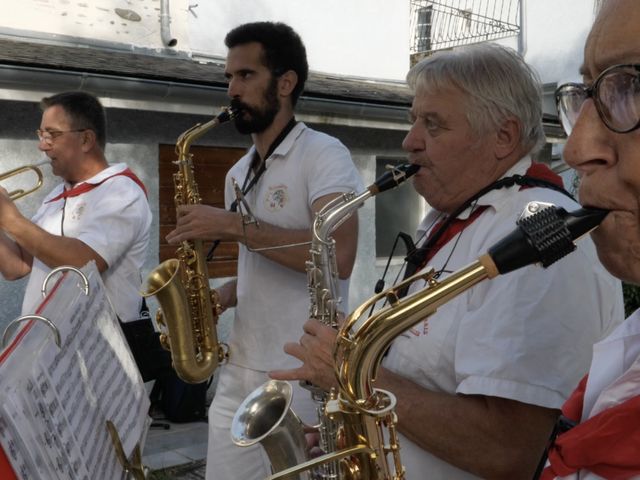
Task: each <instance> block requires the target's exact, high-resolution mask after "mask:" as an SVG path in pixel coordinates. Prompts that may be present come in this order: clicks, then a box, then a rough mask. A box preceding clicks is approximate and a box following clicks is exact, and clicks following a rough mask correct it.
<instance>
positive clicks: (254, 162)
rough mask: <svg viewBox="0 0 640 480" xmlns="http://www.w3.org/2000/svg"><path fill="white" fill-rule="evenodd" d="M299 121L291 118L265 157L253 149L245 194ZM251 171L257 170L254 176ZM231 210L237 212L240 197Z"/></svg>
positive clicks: (244, 185)
mask: <svg viewBox="0 0 640 480" xmlns="http://www.w3.org/2000/svg"><path fill="white" fill-rule="evenodd" d="M297 123H298V122H297V121H296V119H295V117H291V120H289V123H287V125H286V126H285V127H284V128H283V129H282V131H281V132H280V133H279V134H278V136H277V137H276V138H275V140H274V141H273V142H272V143H271V145H270V146H269V149H268V150H267V154H266V155H265V157H264V158H260V154H259V153H258V150H257V149H255V150H254V151H253V158H252V159H251V164H250V166H249V168H248V169H247V174H246V175H245V177H244V181H243V182H242V195H243V196H244V195H247V194H248V193H249V192H250V191H251V189H252V188H253V187H254V185H255V184H256V183H258V180H260V177H261V176H262V174H263V173H264V172H265V171H266V170H267V159H268V158H269V157H270V156H271V155H272V154H273V152H275V150H276V148H278V146H279V145H280V144H281V143H282V141H283V140H284V139H285V138H287V135H289V133H290V132H291V130H293V127H295V126H296V125H297ZM251 172H255V174H254V175H253V177H251ZM249 177H251V180H249ZM229 210H230V211H232V212H235V211H237V210H238V199H235V200H234V201H233V203H232V204H231V206H230V207H229Z"/></svg>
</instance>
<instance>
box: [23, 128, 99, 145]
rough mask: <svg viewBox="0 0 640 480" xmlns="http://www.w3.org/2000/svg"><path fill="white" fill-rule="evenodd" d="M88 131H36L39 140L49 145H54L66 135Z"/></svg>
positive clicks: (83, 129)
mask: <svg viewBox="0 0 640 480" xmlns="http://www.w3.org/2000/svg"><path fill="white" fill-rule="evenodd" d="M85 130H88V128H77V129H75V130H40V129H38V130H36V135H37V136H38V140H39V141H41V142H44V143H46V144H47V145H53V142H55V141H56V138H58V137H60V136H61V135H64V134H65V133H73V132H84V131H85Z"/></svg>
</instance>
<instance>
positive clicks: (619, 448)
mask: <svg viewBox="0 0 640 480" xmlns="http://www.w3.org/2000/svg"><path fill="white" fill-rule="evenodd" d="M639 23H640V2H638V1H637V0H608V1H607V2H606V3H604V6H603V7H602V11H601V12H600V14H599V15H598V18H597V19H596V22H595V24H594V25H593V28H592V29H591V32H590V34H589V37H588V39H587V43H586V47H585V51H584V62H583V65H582V68H581V73H582V75H583V78H584V82H585V84H586V85H585V84H567V85H562V86H561V87H559V88H558V91H557V93H556V98H557V103H558V111H559V113H560V118H561V121H562V124H563V126H564V128H565V130H566V131H567V133H568V134H570V135H569V140H568V141H567V145H566V147H565V159H566V161H567V163H569V165H571V166H572V167H574V168H575V169H576V170H577V171H578V173H579V175H580V202H581V203H582V204H584V205H587V206H591V207H599V208H604V209H607V210H610V213H609V215H607V217H606V218H605V220H604V221H603V222H602V224H601V225H600V227H599V228H598V229H597V230H595V231H594V232H593V233H592V238H593V240H594V243H595V244H596V248H597V251H598V257H599V258H600V261H601V262H602V263H603V264H604V266H605V267H606V268H607V270H609V272H611V273H612V274H614V275H615V276H616V277H618V278H620V279H622V280H625V281H627V282H630V283H634V284H640V202H639V199H640V130H639V128H638V127H640V64H638V63H634V62H638V61H640V40H638V24H639ZM563 414H564V416H565V418H563V419H562V421H561V422H559V424H558V428H557V430H558V431H559V433H560V435H559V436H558V437H557V438H556V439H555V441H554V442H553V444H552V445H551V448H550V451H549V463H548V464H547V468H545V470H544V471H543V473H542V477H541V478H542V479H543V480H552V479H566V480H577V479H582V480H596V479H602V478H606V479H640V428H638V425H639V424H640V310H639V311H636V312H635V313H633V314H632V315H631V316H630V317H629V318H627V320H625V322H624V323H622V324H621V325H620V326H619V327H618V328H616V329H615V330H614V331H613V332H612V333H611V334H610V335H609V336H608V337H607V338H606V339H604V340H602V341H601V342H599V343H597V344H596V345H595V346H594V348H593V361H592V364H591V368H590V370H589V374H588V375H587V376H586V377H585V378H584V379H583V380H582V381H581V382H580V384H579V385H578V388H577V389H576V390H575V391H574V393H573V395H572V396H571V397H570V398H569V400H567V402H566V403H565V405H564V407H563Z"/></svg>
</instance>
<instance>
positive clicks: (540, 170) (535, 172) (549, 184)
mask: <svg viewBox="0 0 640 480" xmlns="http://www.w3.org/2000/svg"><path fill="white" fill-rule="evenodd" d="M514 185H520V187H521V188H520V189H521V190H523V189H526V188H535V187H538V188H548V189H551V190H555V191H557V192H560V193H562V194H563V195H566V196H567V197H569V198H571V199H573V200H575V199H574V198H573V196H572V195H571V194H570V193H569V192H567V191H566V190H565V189H564V188H563V186H562V179H561V178H560V176H559V175H557V174H555V173H554V172H553V171H551V169H549V167H547V166H546V165H544V164H541V163H534V164H532V165H531V167H530V168H529V169H528V170H527V173H526V174H525V175H512V176H510V177H505V178H501V179H500V180H497V181H495V182H493V183H492V184H490V185H487V186H486V187H485V188H483V189H482V190H480V191H479V192H477V193H476V194H475V195H473V196H472V197H471V198H469V199H467V201H466V202H464V203H463V204H462V205H461V206H460V207H459V208H458V209H457V210H455V211H454V212H453V213H452V214H451V215H449V216H447V217H446V218H445V219H444V220H443V221H442V222H441V223H440V224H439V225H438V226H437V227H436V228H434V229H432V233H431V234H430V235H429V237H428V238H427V241H426V242H425V243H424V245H422V246H420V247H417V248H415V249H414V250H412V251H410V252H409V253H408V254H407V256H406V258H405V262H406V263H407V267H406V269H405V274H404V278H405V279H406V278H409V277H410V276H411V275H413V274H414V273H416V272H417V271H418V270H419V269H421V268H423V267H424V265H425V263H426V262H427V261H428V260H429V259H430V258H431V257H433V255H435V253H436V252H437V249H436V247H437V248H438V249H439V248H440V247H442V246H444V245H445V244H446V241H440V240H441V239H442V238H445V237H443V236H444V235H445V234H447V237H446V238H445V240H449V239H451V238H452V237H453V236H455V234H457V233H459V232H460V231H461V230H463V229H464V228H465V227H466V226H468V225H469V224H470V223H471V222H473V221H474V220H475V219H476V218H478V217H479V216H480V214H481V213H482V212H483V211H484V210H485V209H486V208H487V207H484V206H482V207H478V208H477V209H475V210H474V211H473V212H472V214H471V215H470V216H469V219H468V220H459V219H458V216H459V215H460V214H461V213H462V212H464V211H465V210H466V209H468V208H469V207H471V206H472V205H473V204H474V202H476V201H477V200H479V199H480V198H481V197H483V196H484V195H486V194H487V193H489V192H491V191H493V190H499V189H501V188H509V187H513V186H514ZM456 222H461V223H459V225H456V228H455V230H454V229H452V227H453V226H454V225H455V224H456ZM451 233H453V234H451ZM407 289H408V288H405V289H404V290H403V292H402V293H404V294H405V295H406V291H407Z"/></svg>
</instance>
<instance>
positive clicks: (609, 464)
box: [540, 376, 640, 480]
mask: <svg viewBox="0 0 640 480" xmlns="http://www.w3.org/2000/svg"><path fill="white" fill-rule="evenodd" d="M586 385H587V377H586V376H585V377H584V378H583V379H582V381H581V382H580V383H579V384H578V387H577V388H576V389H575V391H574V392H573V393H572V394H571V396H570V397H569V399H568V400H567V401H566V402H565V404H564V405H563V407H562V413H563V415H564V416H565V417H567V418H569V419H571V420H574V421H576V422H579V421H580V418H582V408H583V401H584V391H585V387H586ZM548 461H549V466H547V467H546V468H545V469H544V470H543V471H542V475H541V477H540V480H553V479H554V478H555V477H565V476H567V475H571V474H574V473H576V472H578V471H579V470H588V471H590V472H593V473H595V474H596V475H599V476H600V477H603V478H606V479H607V480H626V479H629V478H631V477H633V476H634V475H639V474H640V396H636V397H632V398H630V399H629V400H627V401H625V402H622V403H620V404H618V405H616V406H615V407H612V408H608V409H606V410H603V411H602V412H600V413H598V414H597V415H595V416H593V417H591V418H589V419H587V420H585V421H584V422H582V423H580V424H579V425H576V426H575V427H573V428H572V429H571V430H569V431H567V432H565V433H563V434H561V435H560V436H558V438H556V440H555V441H554V442H553V444H552V445H551V446H550V447H549V458H548Z"/></svg>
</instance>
